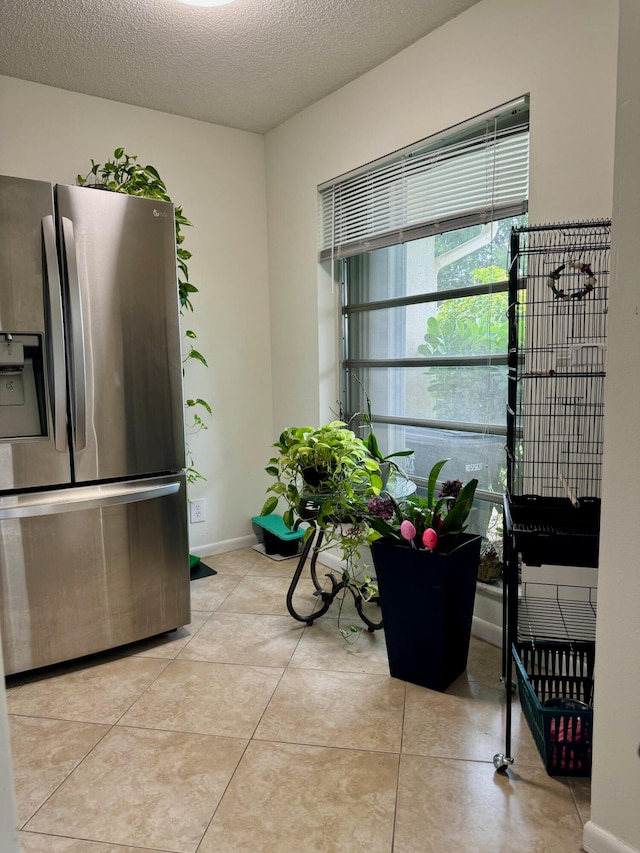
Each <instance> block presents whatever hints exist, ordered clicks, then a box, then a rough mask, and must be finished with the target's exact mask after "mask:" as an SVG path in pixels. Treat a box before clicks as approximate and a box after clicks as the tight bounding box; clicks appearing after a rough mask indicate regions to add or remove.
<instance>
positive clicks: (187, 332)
mask: <svg viewBox="0 0 640 853" xmlns="http://www.w3.org/2000/svg"><path fill="white" fill-rule="evenodd" d="M184 334H185V337H186V338H193V339H195V338H197V337H198V336H197V335H196V333H195V332H192V331H191V329H187V331H186V332H185V333H184Z"/></svg>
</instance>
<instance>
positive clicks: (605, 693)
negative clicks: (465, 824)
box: [585, 0, 640, 853]
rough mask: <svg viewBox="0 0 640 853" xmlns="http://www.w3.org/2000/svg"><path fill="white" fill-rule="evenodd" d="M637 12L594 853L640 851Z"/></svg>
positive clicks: (616, 335)
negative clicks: (637, 538)
mask: <svg viewBox="0 0 640 853" xmlns="http://www.w3.org/2000/svg"><path fill="white" fill-rule="evenodd" d="M639 37H640V4H638V2H637V0H622V2H621V4H620V42H619V66H618V68H619V73H618V113H617V120H616V151H615V181H614V189H615V192H614V204H613V220H612V223H613V227H612V231H613V241H612V244H613V245H612V264H611V266H612V282H613V285H612V286H613V292H612V295H611V300H610V310H609V336H608V337H609V347H608V365H607V385H606V397H605V412H606V420H605V454H604V490H603V496H602V536H601V545H600V568H599V575H600V582H599V586H598V626H597V637H596V649H597V656H596V673H595V690H596V693H595V710H594V730H595V742H594V759H593V778H592V808H591V822H590V823H589V824H587V826H586V828H585V847H586V849H587V850H589V851H595V853H623V851H627V850H632V849H635V850H640V808H639V805H640V753H639V752H638V750H639V749H640V656H639V655H638V649H639V648H640V572H639V571H638V562H639V561H638V544H637V542H636V541H635V539H636V531H637V527H638V515H639V510H640V500H639V498H638V483H640V455H639V454H638V452H637V445H638V415H639V414H640V385H639V383H638V380H637V377H638V372H639V370H640V291H639V288H638V223H639V222H640V159H639V158H638V139H639V138H640V91H639V90H638V81H640V54H639V53H638V38H639Z"/></svg>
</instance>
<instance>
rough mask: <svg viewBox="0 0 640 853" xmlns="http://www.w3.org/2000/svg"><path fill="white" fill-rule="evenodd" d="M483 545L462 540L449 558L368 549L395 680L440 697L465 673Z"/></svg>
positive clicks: (383, 545)
mask: <svg viewBox="0 0 640 853" xmlns="http://www.w3.org/2000/svg"><path fill="white" fill-rule="evenodd" d="M481 542H482V539H481V537H480V536H472V535H470V534H462V535H461V536H460V537H459V538H458V543H459V544H458V547H456V548H455V549H454V550H452V551H450V552H449V553H447V554H432V553H430V552H429V551H426V550H417V549H414V548H407V547H404V546H402V545H398V544H396V543H395V542H394V541H393V540H387V539H378V540H377V541H376V542H374V543H373V544H372V546H371V554H372V556H373V563H374V566H375V571H376V577H377V579H378V588H379V593H380V606H381V608H382V618H383V623H384V633H385V640H386V643H387V654H388V657H389V668H390V670H391V675H392V676H394V678H401V679H402V680H403V681H410V682H411V683H412V684H418V685H420V686H421V687H428V688H430V689H431V690H439V691H440V692H442V691H443V690H446V689H447V687H449V685H450V684H452V683H453V682H454V681H455V680H456V678H458V676H459V675H461V674H462V673H463V672H464V671H465V669H466V667H467V657H468V655H469V641H470V639H471V621H472V618H473V604H474V600H475V594H476V579H477V576H478V564H479V562H480V545H481Z"/></svg>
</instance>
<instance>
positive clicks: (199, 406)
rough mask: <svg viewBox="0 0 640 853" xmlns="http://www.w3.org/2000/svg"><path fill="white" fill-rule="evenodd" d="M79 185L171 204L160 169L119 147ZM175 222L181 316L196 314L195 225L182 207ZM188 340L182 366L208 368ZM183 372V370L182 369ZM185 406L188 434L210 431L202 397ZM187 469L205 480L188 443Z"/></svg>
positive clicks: (193, 338)
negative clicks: (188, 244) (189, 235)
mask: <svg viewBox="0 0 640 853" xmlns="http://www.w3.org/2000/svg"><path fill="white" fill-rule="evenodd" d="M76 180H77V183H78V185H79V186H86V187H91V186H93V187H102V188H104V189H106V190H111V191H112V192H116V193H125V194H126V195H135V196H142V197H143V198H155V199H158V200H159V201H169V202H170V201H171V198H170V197H169V194H168V193H167V188H166V186H165V183H164V181H163V180H162V178H161V177H160V175H159V174H158V170H157V169H156V168H154V167H153V166H149V165H147V166H140V165H139V164H138V158H137V157H136V156H134V155H131V154H126V153H125V150H124V148H116V150H115V151H114V152H113V159H112V160H107V161H106V163H96V162H95V161H94V160H91V170H90V171H89V173H88V174H87V175H85V176H84V177H83V176H82V175H78V176H77V179H76ZM174 210H175V223H176V256H177V267H178V297H179V300H180V313H181V314H183V313H184V311H193V305H192V303H191V296H192V295H193V294H194V293H197V292H198V288H197V287H196V286H195V285H194V284H192V283H191V282H190V281H189V269H188V266H187V261H189V259H190V258H191V252H189V251H188V250H187V249H185V248H184V247H183V246H182V243H183V241H184V234H183V233H182V228H183V227H187V226H191V227H192V223H191V222H189V220H188V219H187V218H186V216H185V215H184V213H183V212H182V206H181V205H178V204H176V205H174ZM184 335H185V337H186V338H187V340H188V344H189V348H188V351H187V353H186V354H185V355H184V357H183V363H186V362H187V361H189V360H190V359H195V360H196V361H199V362H201V363H202V364H204V366H205V367H208V366H209V365H208V364H207V360H206V359H205V357H204V356H203V355H202V353H201V352H200V351H199V350H197V349H196V348H195V346H194V341H196V340H197V337H198V336H197V335H196V333H195V332H194V331H192V330H191V329H186V330H185V332H184ZM183 372H184V368H183ZM185 407H186V409H187V411H188V412H189V414H188V415H187V418H186V428H187V434H188V435H195V433H197V432H199V431H200V430H201V429H207V425H206V423H205V422H204V420H203V418H202V415H201V414H200V412H201V411H203V410H204V411H205V412H207V413H208V414H209V415H210V414H211V406H210V405H209V404H208V403H207V402H206V400H203V399H202V398H201V397H196V398H195V399H189V400H186V401H185ZM186 452H187V467H186V476H187V481H188V482H190V483H193V482H195V481H196V480H204V479H205V478H204V477H203V476H202V474H201V473H200V472H199V471H198V470H197V469H196V468H195V467H194V460H193V455H192V454H191V450H190V448H189V445H188V443H187V447H186Z"/></svg>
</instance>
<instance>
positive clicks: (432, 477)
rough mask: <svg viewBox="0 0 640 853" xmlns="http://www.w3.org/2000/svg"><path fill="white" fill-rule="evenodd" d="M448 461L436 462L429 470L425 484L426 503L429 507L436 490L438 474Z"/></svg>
mask: <svg viewBox="0 0 640 853" xmlns="http://www.w3.org/2000/svg"><path fill="white" fill-rule="evenodd" d="M448 461H449V460H448V459H442V460H441V461H440V462H436V464H435V465H434V466H433V468H432V469H431V473H430V474H429V482H428V484H427V503H428V505H429V506H430V507H431V506H433V495H434V492H435V490H436V482H437V480H438V474H439V473H440V471H441V470H442V468H443V467H444V466H445V465H446V464H447V462H448Z"/></svg>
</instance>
